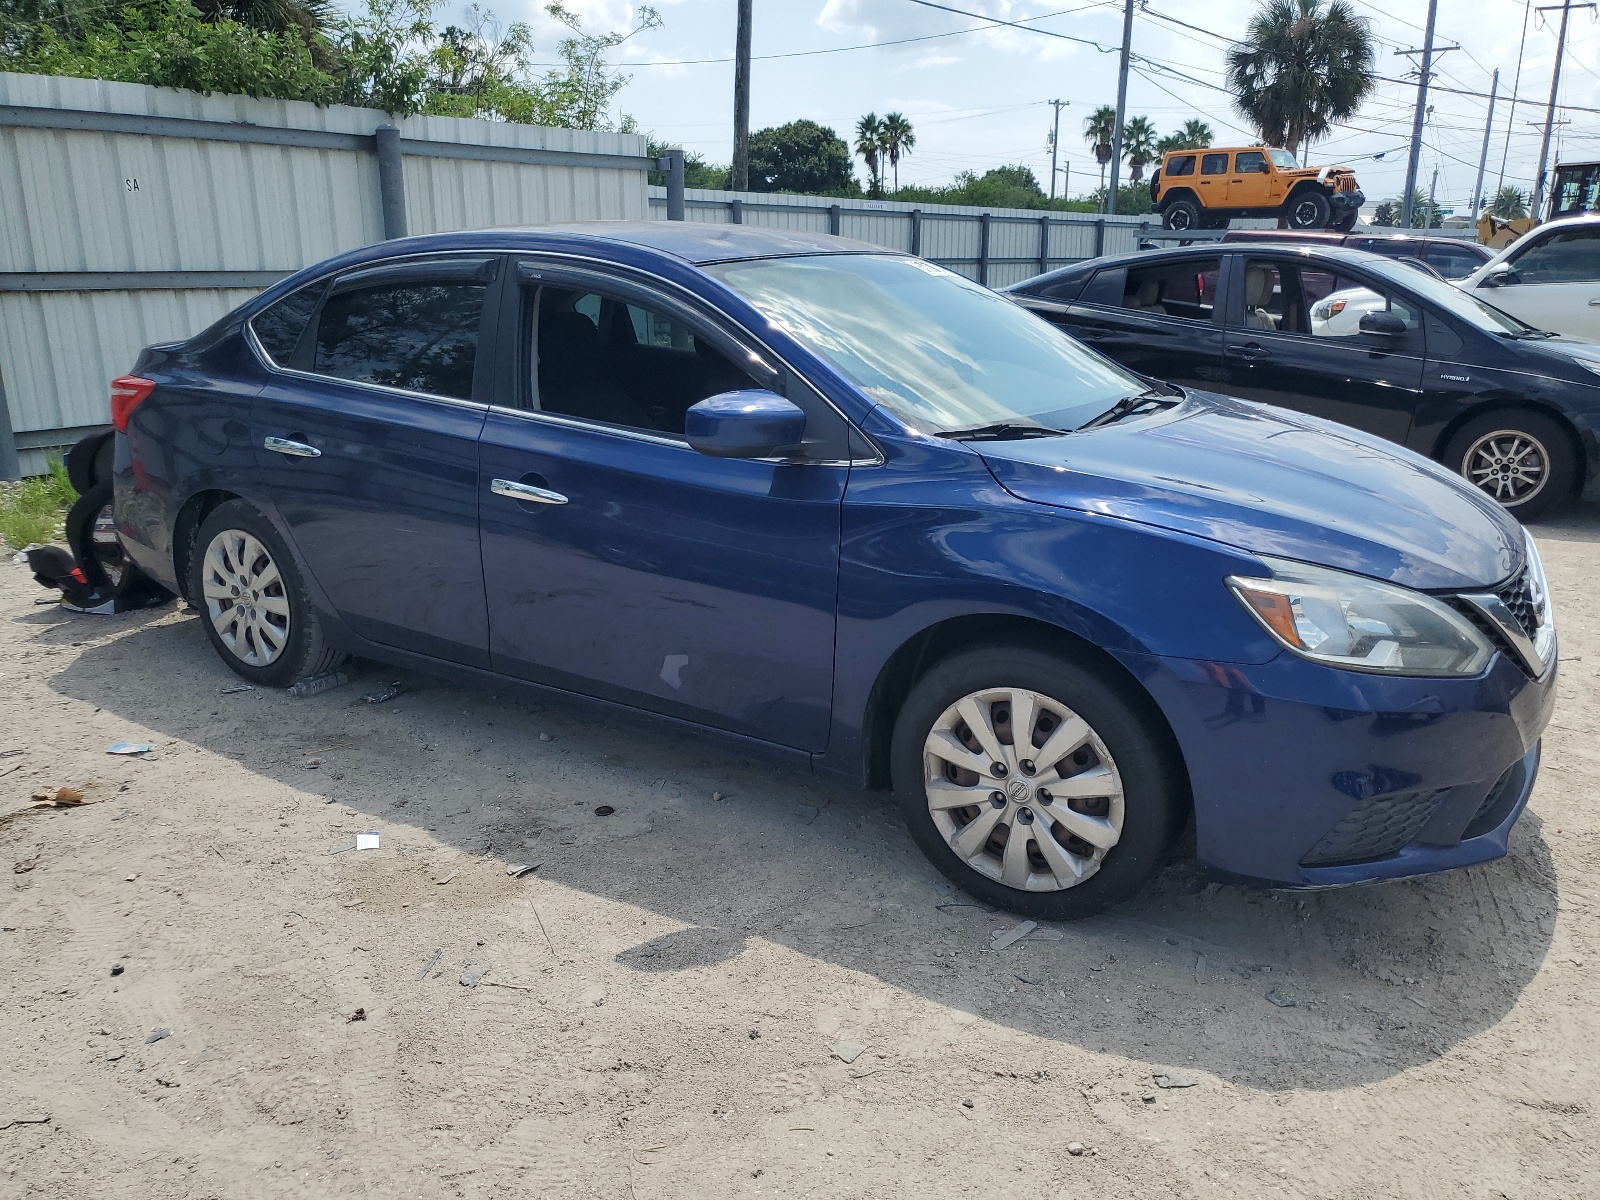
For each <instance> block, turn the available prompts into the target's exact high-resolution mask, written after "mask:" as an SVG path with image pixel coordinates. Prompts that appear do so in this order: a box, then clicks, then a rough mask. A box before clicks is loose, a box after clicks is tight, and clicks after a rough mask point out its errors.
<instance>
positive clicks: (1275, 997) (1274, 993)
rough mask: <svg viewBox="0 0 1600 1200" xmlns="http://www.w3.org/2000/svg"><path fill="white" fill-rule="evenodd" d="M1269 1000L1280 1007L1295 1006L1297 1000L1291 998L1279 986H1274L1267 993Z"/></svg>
mask: <svg viewBox="0 0 1600 1200" xmlns="http://www.w3.org/2000/svg"><path fill="white" fill-rule="evenodd" d="M1267 1001H1268V1003H1270V1004H1276V1005H1277V1006H1278V1007H1279V1008H1294V1007H1295V1005H1296V1002H1295V1001H1293V1000H1291V999H1289V997H1288V996H1285V995H1284V994H1283V993H1282V992H1280V991H1279V990H1278V989H1277V988H1273V989H1272V990H1271V991H1270V992H1268V993H1267Z"/></svg>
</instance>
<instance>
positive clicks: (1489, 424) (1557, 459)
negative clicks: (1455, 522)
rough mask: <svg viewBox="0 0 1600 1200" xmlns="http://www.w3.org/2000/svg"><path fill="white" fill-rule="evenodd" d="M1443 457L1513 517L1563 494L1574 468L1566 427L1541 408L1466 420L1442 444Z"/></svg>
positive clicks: (1531, 516)
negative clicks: (1548, 415) (1540, 410)
mask: <svg viewBox="0 0 1600 1200" xmlns="http://www.w3.org/2000/svg"><path fill="white" fill-rule="evenodd" d="M1444 462H1445V465H1446V466H1447V467H1449V468H1450V469H1451V470H1452V471H1457V472H1459V473H1460V474H1461V476H1462V478H1464V479H1465V480H1466V481H1467V482H1468V483H1470V484H1472V485H1473V486H1474V487H1476V488H1477V489H1478V490H1479V491H1481V492H1483V493H1484V495H1486V496H1488V497H1490V498H1491V499H1493V500H1495V501H1498V502H1499V503H1500V504H1502V505H1503V506H1504V507H1505V508H1506V510H1507V511H1508V512H1510V513H1511V515H1512V516H1514V517H1516V518H1517V519H1518V520H1519V521H1532V520H1536V519H1537V518H1539V517H1542V516H1543V515H1544V514H1545V513H1547V512H1549V511H1550V510H1551V509H1552V508H1554V507H1555V506H1556V505H1557V504H1560V503H1561V501H1563V500H1565V499H1566V498H1567V496H1568V495H1569V494H1571V492H1572V484H1573V481H1574V479H1575V478H1576V476H1577V470H1578V456H1577V454H1576V453H1575V452H1574V450H1573V448H1572V442H1571V441H1570V440H1569V439H1568V437H1567V433H1566V430H1564V429H1562V428H1561V426H1559V425H1557V424H1556V423H1555V421H1553V420H1552V419H1551V418H1549V417H1547V416H1545V415H1544V414H1543V413H1536V412H1528V411H1526V410H1517V409H1511V410H1509V411H1504V412H1492V413H1485V414H1484V415H1483V416H1481V417H1477V418H1475V419H1473V420H1471V421H1468V422H1467V423H1466V424H1465V425H1463V426H1462V427H1461V428H1460V429H1459V430H1457V432H1456V435H1455V436H1454V437H1453V438H1451V439H1450V444H1449V445H1448V446H1446V447H1445V452H1444Z"/></svg>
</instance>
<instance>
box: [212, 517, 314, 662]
mask: <svg viewBox="0 0 1600 1200" xmlns="http://www.w3.org/2000/svg"><path fill="white" fill-rule="evenodd" d="M189 595H190V596H191V597H193V599H194V602H195V605H196V607H198V608H199V610H200V618H201V620H202V622H203V623H204V624H205V627H206V636H207V637H208V638H210V639H211V645H212V646H213V647H214V648H215V649H216V652H217V653H218V654H219V655H221V656H222V661H223V662H225V663H227V664H228V666H229V667H230V668H231V669H232V670H233V671H234V672H235V673H236V674H238V675H241V676H243V677H244V678H245V679H247V680H249V681H250V682H251V683H255V684H260V685H262V686H264V687H288V686H289V685H290V684H291V683H294V682H295V681H296V680H299V679H309V678H312V677H313V676H317V675H322V674H324V673H326V672H328V671H330V670H332V669H333V668H334V667H335V666H337V665H338V664H339V662H340V660H341V659H343V658H344V655H343V654H342V653H340V652H339V651H337V650H334V649H332V648H330V647H329V646H328V644H327V643H326V641H325V640H324V639H323V634H322V624H321V622H320V621H319V620H318V619H317V611H316V607H315V605H313V604H312V602H311V596H310V593H308V592H307V590H306V585H305V580H304V578H303V577H302V576H301V574H300V567H299V565H298V564H297V563H296V562H295V561H294V556H293V555H292V554H290V553H289V548H288V547H287V546H286V545H284V542H283V539H282V538H281V537H279V536H278V531H277V529H275V528H274V527H273V524H272V522H271V521H269V520H267V518H266V517H264V516H262V515H261V513H259V512H258V511H256V509H255V508H253V507H252V506H251V505H249V504H247V503H245V501H243V500H230V501H228V503H226V504H221V505H218V506H217V507H216V508H215V509H214V510H212V512H211V514H210V515H209V516H207V517H206V519H205V520H204V521H203V522H202V523H201V525H200V532H199V535H198V536H197V537H196V538H195V544H194V556H193V558H192V559H191V561H190V564H189Z"/></svg>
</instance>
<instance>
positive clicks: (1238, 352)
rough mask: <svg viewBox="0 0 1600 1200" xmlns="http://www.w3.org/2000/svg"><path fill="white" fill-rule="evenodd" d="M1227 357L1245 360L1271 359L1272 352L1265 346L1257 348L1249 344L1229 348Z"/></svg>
mask: <svg viewBox="0 0 1600 1200" xmlns="http://www.w3.org/2000/svg"><path fill="white" fill-rule="evenodd" d="M1228 357H1230V358H1246V359H1256V358H1271V357H1272V351H1271V350H1268V349H1267V348H1266V347H1265V346H1258V345H1256V344H1255V343H1254V342H1251V343H1250V344H1249V345H1248V346H1229V347H1228Z"/></svg>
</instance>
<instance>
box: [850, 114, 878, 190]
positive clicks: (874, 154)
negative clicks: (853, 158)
mask: <svg viewBox="0 0 1600 1200" xmlns="http://www.w3.org/2000/svg"><path fill="white" fill-rule="evenodd" d="M856 153H857V154H859V155H860V156H861V157H862V158H863V159H865V160H866V163H867V195H869V196H879V195H882V194H883V176H882V175H881V173H880V168H881V166H882V154H883V122H882V121H880V120H878V114H877V113H868V114H867V115H866V116H864V117H862V118H861V119H860V120H859V121H857V122H856Z"/></svg>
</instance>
